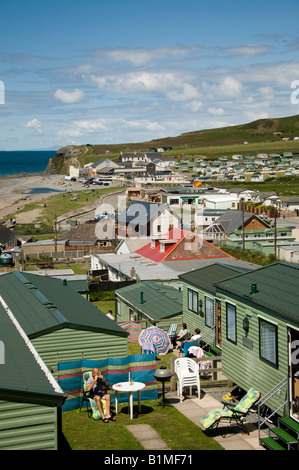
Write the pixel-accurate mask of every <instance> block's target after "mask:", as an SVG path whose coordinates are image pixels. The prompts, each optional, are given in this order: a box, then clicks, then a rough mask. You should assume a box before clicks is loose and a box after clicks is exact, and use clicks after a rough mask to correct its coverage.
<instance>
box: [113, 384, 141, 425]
mask: <svg viewBox="0 0 299 470" xmlns="http://www.w3.org/2000/svg"><path fill="white" fill-rule="evenodd" d="M112 388H113V390H114V391H115V413H116V414H117V412H118V394H119V393H128V394H129V409H130V418H131V419H133V393H134V392H137V394H138V411H139V413H140V411H141V400H140V392H141V390H142V389H143V388H145V384H144V383H142V382H132V383H131V382H119V383H117V384H115V385H113V386H112Z"/></svg>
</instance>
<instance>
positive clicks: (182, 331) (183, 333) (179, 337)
mask: <svg viewBox="0 0 299 470" xmlns="http://www.w3.org/2000/svg"><path fill="white" fill-rule="evenodd" d="M188 337H189V331H188V330H187V325H186V323H182V328H181V329H180V331H179V334H178V335H174V336H173V337H172V338H171V340H170V341H171V343H172V345H173V349H178V344H177V341H183V340H184V339H188Z"/></svg>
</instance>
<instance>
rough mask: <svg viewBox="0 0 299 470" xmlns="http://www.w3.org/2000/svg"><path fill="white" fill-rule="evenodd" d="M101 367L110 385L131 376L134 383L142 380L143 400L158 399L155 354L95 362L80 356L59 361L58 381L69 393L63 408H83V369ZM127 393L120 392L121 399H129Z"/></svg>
mask: <svg viewBox="0 0 299 470" xmlns="http://www.w3.org/2000/svg"><path fill="white" fill-rule="evenodd" d="M94 367H96V368H98V369H99V370H100V371H101V373H102V375H103V376H104V377H105V378H106V380H107V381H108V383H109V385H110V386H112V385H115V384H116V383H118V382H128V376H129V373H130V377H131V378H132V379H133V381H134V382H142V383H144V384H145V388H144V389H143V390H142V391H141V399H142V400H154V399H157V398H158V392H157V381H156V379H155V377H154V374H155V371H156V361H155V356H154V354H149V355H130V356H127V357H124V358H116V359H114V358H110V357H107V358H106V359H103V360H99V361H93V360H87V359H81V360H79V361H71V362H57V382H58V383H59V385H60V387H61V388H62V390H63V391H64V393H65V394H66V395H67V399H66V401H65V403H64V405H63V407H62V411H71V410H75V409H77V408H79V407H80V404H81V400H82V392H83V378H82V375H83V372H85V371H88V370H91V369H93V368H94ZM109 393H111V401H112V403H113V402H114V398H115V394H114V391H112V390H111V392H109ZM127 401H128V394H127V393H121V394H120V397H119V402H120V403H123V402H127Z"/></svg>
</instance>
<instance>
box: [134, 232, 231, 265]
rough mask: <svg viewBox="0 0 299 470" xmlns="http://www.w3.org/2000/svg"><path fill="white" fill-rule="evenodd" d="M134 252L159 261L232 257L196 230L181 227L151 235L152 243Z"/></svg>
mask: <svg viewBox="0 0 299 470" xmlns="http://www.w3.org/2000/svg"><path fill="white" fill-rule="evenodd" d="M134 253H137V254H139V255H141V256H144V257H145V258H148V259H150V260H152V261H155V262H157V263H159V262H162V261H179V260H187V259H204V258H215V259H218V258H231V256H230V255H228V254H227V253H225V252H224V251H222V250H220V249H219V248H216V247H215V246H213V245H212V244H211V243H208V242H207V241H205V240H203V239H202V238H200V237H199V236H198V234H197V233H196V232H189V231H188V230H184V229H179V228H177V229H173V230H171V231H170V232H169V233H168V234H166V235H163V236H162V235H161V236H157V237H151V243H149V244H147V245H145V246H144V247H142V248H140V249H139V250H136V251H135V252H134Z"/></svg>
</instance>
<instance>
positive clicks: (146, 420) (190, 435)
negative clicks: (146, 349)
mask: <svg viewBox="0 0 299 470" xmlns="http://www.w3.org/2000/svg"><path fill="white" fill-rule="evenodd" d="M106 303H107V306H108V303H109V302H106ZM108 310H109V308H108ZM108 310H107V309H103V311H104V312H105V313H106V311H108ZM111 310H112V308H111ZM140 353H141V348H140V345H139V344H138V343H129V354H140ZM171 356H172V353H168V354H166V355H164V356H158V357H157V359H158V361H159V360H161V362H162V361H164V360H169V359H170V357H171ZM165 365H166V366H167V365H168V364H165ZM157 367H158V368H159V362H158V363H157ZM165 388H166V391H167V390H168V389H169V383H166V385H165ZM159 401H160V402H161V401H162V394H161V392H160V390H159V391H158V400H144V401H142V402H141V413H140V414H138V417H137V419H133V420H131V419H130V415H129V407H128V404H127V403H120V404H119V409H118V414H117V416H116V422H109V423H108V424H105V423H103V422H102V421H94V420H93V419H92V418H88V415H87V411H86V408H84V409H82V411H81V412H80V411H79V410H73V411H65V412H63V413H62V431H63V434H64V437H65V439H66V441H67V443H68V445H69V447H70V448H71V449H72V450H106V451H107V450H115V451H121V450H135V451H137V450H144V449H143V447H142V445H141V443H140V442H139V441H138V440H137V439H136V438H135V437H134V436H133V435H132V434H131V432H130V431H128V429H127V428H126V426H127V425H135V424H136V425H137V424H149V425H150V426H152V427H153V428H154V429H155V430H156V431H157V433H158V434H159V435H160V437H161V439H163V440H164V441H165V442H166V444H167V446H168V447H169V448H170V449H171V450H223V448H222V447H221V446H220V444H218V443H217V442H216V441H215V440H214V439H213V438H212V437H209V436H206V435H205V434H204V433H203V432H202V430H201V428H200V427H198V426H197V425H195V424H194V423H192V421H190V420H189V419H188V418H186V417H185V416H184V415H182V414H181V413H180V412H179V411H178V410H176V408H175V407H165V408H163V407H161V406H157V403H158V402H159ZM111 410H112V412H114V405H113V404H112V406H111ZM136 410H137V403H134V411H136Z"/></svg>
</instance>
